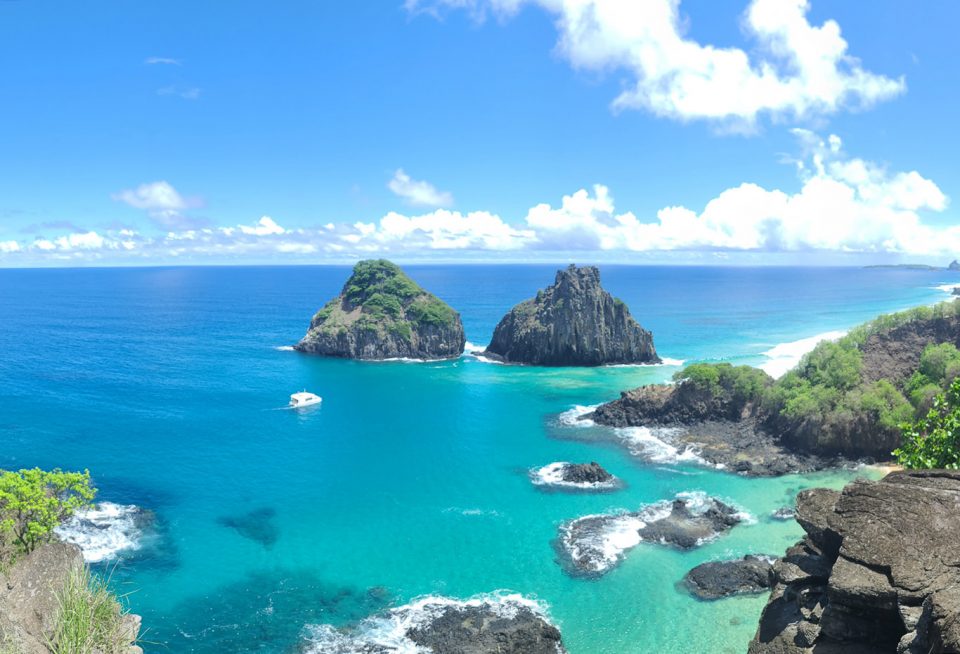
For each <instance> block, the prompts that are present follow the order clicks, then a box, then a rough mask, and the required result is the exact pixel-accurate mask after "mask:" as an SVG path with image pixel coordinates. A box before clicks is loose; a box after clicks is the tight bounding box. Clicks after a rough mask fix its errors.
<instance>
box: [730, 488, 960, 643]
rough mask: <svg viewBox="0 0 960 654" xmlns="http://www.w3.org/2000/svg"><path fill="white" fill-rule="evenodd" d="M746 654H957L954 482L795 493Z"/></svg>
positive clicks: (957, 497) (959, 543) (959, 586)
mask: <svg viewBox="0 0 960 654" xmlns="http://www.w3.org/2000/svg"><path fill="white" fill-rule="evenodd" d="M797 521H798V522H799V523H800V525H801V526H802V527H803V529H804V531H806V533H807V535H806V537H805V538H804V539H803V540H802V541H800V542H799V543H797V544H796V545H795V546H793V547H791V548H790V549H789V550H787V553H786V556H784V557H783V558H782V559H781V560H780V561H778V562H777V563H776V564H775V565H774V568H773V576H774V587H773V591H772V593H771V595H770V600H769V602H768V603H767V606H766V607H765V608H764V610H763V615H762V616H761V618H760V626H759V629H758V630H757V634H756V636H755V637H754V639H753V641H752V642H751V643H750V648H749V652H750V653H751V654H766V653H777V654H799V653H801V652H803V653H811V654H812V653H818V654H824V653H829V652H847V653H854V654H857V653H860V652H899V653H911V654H912V653H917V654H919V653H923V654H928V653H933V654H937V653H940V652H960V538H958V535H960V472H958V471H947V470H926V471H911V472H894V473H891V474H889V475H887V477H886V478H884V479H883V480H882V481H879V482H871V481H865V480H857V481H855V482H853V483H851V484H849V485H847V487H846V488H844V489H843V491H842V492H839V493H838V492H836V491H829V490H825V489H814V490H809V491H804V492H802V493H800V495H798V497H797Z"/></svg>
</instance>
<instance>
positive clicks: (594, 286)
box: [485, 264, 660, 366]
mask: <svg viewBox="0 0 960 654" xmlns="http://www.w3.org/2000/svg"><path fill="white" fill-rule="evenodd" d="M485 354H486V355H487V356H490V357H493V358H497V359H500V360H502V361H505V362H508V363H525V364H531V365H541V366H599V365H604V364H610V363H659V362H660V358H659V357H658V356H657V353H656V350H655V349H654V347H653V335H652V334H651V333H650V332H649V331H647V330H645V329H644V328H643V327H641V326H640V325H639V324H638V323H637V321H636V320H634V318H633V316H631V315H630V310H629V309H628V308H627V305H625V304H624V303H623V302H622V301H620V300H618V299H616V298H614V297H613V296H612V295H610V293H608V292H607V291H605V290H604V289H603V287H602V286H601V285H600V271H599V270H598V269H597V268H596V267H595V266H584V267H581V268H578V267H577V266H575V265H572V264H571V265H570V266H569V267H568V268H565V269H562V270H559V271H557V276H556V280H555V281H554V283H553V285H552V286H548V287H547V288H545V289H543V290H541V291H539V292H538V293H537V295H536V297H535V298H533V299H530V300H526V301H525V302H521V303H520V304H518V305H517V306H515V307H513V309H511V310H510V311H509V312H508V313H507V315H505V316H504V317H503V319H502V320H501V321H500V323H499V324H498V325H497V327H496V329H495V330H494V332H493V340H492V341H491V342H490V345H489V346H488V347H487V350H486V352H485Z"/></svg>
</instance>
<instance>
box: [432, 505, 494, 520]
mask: <svg viewBox="0 0 960 654" xmlns="http://www.w3.org/2000/svg"><path fill="white" fill-rule="evenodd" d="M443 512H444V513H459V514H460V515H463V516H467V517H477V516H480V517H488V518H499V517H500V515H501V514H500V512H499V511H497V510H496V509H480V508H467V509H464V508H462V507H459V506H448V507H447V508H445V509H444V510H443Z"/></svg>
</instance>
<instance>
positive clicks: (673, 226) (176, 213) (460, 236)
mask: <svg viewBox="0 0 960 654" xmlns="http://www.w3.org/2000/svg"><path fill="white" fill-rule="evenodd" d="M793 131H794V134H795V135H796V137H797V139H798V141H799V143H800V146H801V147H800V149H801V151H802V153H803V156H801V157H800V158H797V159H795V160H794V161H793V162H792V163H793V165H794V166H795V168H796V172H797V177H798V180H799V182H800V188H799V190H798V191H796V192H793V193H788V192H785V191H782V190H779V189H766V188H763V187H761V186H759V185H757V184H753V183H743V184H740V185H739V186H736V187H733V188H729V189H726V190H724V191H722V192H721V193H719V194H718V195H717V196H716V197H715V198H713V199H712V200H710V201H709V202H708V203H707V204H706V205H705V206H704V207H703V208H701V209H700V210H699V211H696V210H694V209H690V208H688V207H685V206H682V205H673V206H667V207H663V208H662V209H660V210H659V211H658V212H657V214H656V217H655V220H641V219H640V218H639V217H638V216H636V215H635V214H634V213H632V212H630V211H618V210H617V207H616V206H615V203H614V199H613V195H612V193H611V191H610V189H609V188H607V187H606V186H604V185H602V184H596V185H594V186H593V187H592V189H589V190H588V189H580V190H577V191H576V192H574V193H572V194H570V195H567V196H564V197H563V198H562V199H561V201H560V203H559V205H558V206H554V205H552V204H549V203H541V204H537V205H536V206H533V207H531V208H530V209H529V210H528V211H527V213H526V215H525V216H523V217H522V219H521V220H519V221H516V222H515V221H508V220H506V219H504V218H503V217H502V216H499V215H497V214H495V213H493V212H490V211H484V210H477V211H470V212H466V213H464V212H460V211H452V210H449V209H445V208H435V209H433V210H432V211H428V212H426V213H413V214H406V213H399V212H396V211H391V212H389V213H387V214H386V215H385V216H383V217H381V218H380V219H379V220H377V221H372V222H364V221H357V222H354V223H340V224H334V223H327V224H325V225H322V226H319V227H315V228H311V229H304V228H297V229H287V228H284V227H283V226H281V224H280V223H278V222H277V221H276V220H275V219H273V218H271V217H269V216H263V217H261V218H260V219H259V221H257V222H255V223H253V224H250V225H233V226H228V227H190V228H185V229H171V230H170V231H168V232H167V233H166V234H164V235H162V236H150V235H146V234H142V233H140V232H138V231H135V230H130V229H120V230H108V231H105V232H104V233H100V232H97V231H88V232H77V233H72V234H66V235H63V236H59V237H57V238H53V239H46V238H43V239H35V240H34V241H32V242H25V241H17V240H8V241H0V253H3V254H5V255H7V256H8V257H11V256H16V255H20V256H22V257H24V258H30V257H34V256H36V255H38V254H42V255H44V256H46V257H54V258H58V259H61V260H98V259H102V258H116V259H127V260H130V259H145V260H151V259H183V258H194V257H204V256H227V257H237V256H244V255H299V256H305V255H328V256H333V257H339V258H351V257H362V256H370V255H379V254H383V255H400V256H404V255H411V254H415V253H418V252H434V253H436V252H449V253H453V252H465V251H475V252H485V251H486V252H489V251H508V252H517V253H519V252H551V251H553V252H569V251H599V252H634V253H636V252H654V251H706V252H805V251H835V252H849V253H857V252H859V253H878V252H893V253H900V254H907V255H910V254H914V255H951V254H952V253H955V252H960V226H948V227H942V228H937V227H933V226H930V225H927V224H924V223H923V222H922V220H921V217H920V213H919V212H921V211H929V212H934V213H938V212H943V211H944V210H945V209H946V208H947V207H948V205H949V200H948V198H947V197H946V195H944V193H943V192H942V191H941V190H940V188H939V187H938V186H937V184H936V183H934V182H933V181H931V180H929V179H927V178H925V177H923V176H922V175H921V174H920V173H918V172H916V171H909V172H893V173H892V172H889V171H888V170H886V169H885V168H884V167H882V166H879V165H877V164H875V163H872V162H869V161H865V160H863V159H859V158H851V157H849V156H847V155H846V154H845V153H844V151H843V148H842V141H841V139H840V138H839V137H838V136H836V135H830V136H829V137H828V138H826V139H823V138H821V137H819V136H818V135H817V134H815V133H814V132H811V131H809V130H805V129H794V130H793ZM398 179H399V180H400V182H399V183H398V186H399V187H400V190H396V189H394V190H395V192H396V193H397V194H398V195H400V196H401V197H407V196H413V197H412V198H410V199H411V200H412V199H414V198H415V199H417V200H418V201H417V202H414V203H415V204H434V205H436V204H440V203H441V201H443V202H446V201H447V200H449V199H451V198H449V197H448V195H449V194H443V193H439V192H437V191H436V189H435V188H434V187H433V186H432V185H430V184H429V183H427V182H422V181H418V182H414V181H413V180H411V179H410V178H409V176H407V175H406V174H405V173H403V171H402V170H398V171H397V173H396V174H395V175H394V177H393V179H392V180H391V182H390V184H389V185H390V187H391V189H393V187H394V186H395V184H394V182H397V180H398ZM411 189H412V190H411ZM114 199H115V200H118V201H120V202H124V203H126V204H128V205H130V206H132V207H135V208H138V209H142V210H144V211H146V212H147V213H148V215H149V216H150V217H151V218H152V219H154V220H156V221H157V222H158V223H159V224H162V225H178V224H180V223H181V222H182V221H185V220H186V217H185V216H184V215H183V213H182V212H183V211H184V210H185V209H187V208H188V207H189V206H191V201H188V200H186V199H184V198H183V197H182V196H181V195H180V194H179V193H178V192H177V191H176V189H175V188H174V187H173V186H171V185H170V184H169V183H167V182H153V183H150V184H143V185H141V186H139V187H137V188H135V189H127V190H124V191H121V192H119V193H116V194H114ZM194 202H198V201H194Z"/></svg>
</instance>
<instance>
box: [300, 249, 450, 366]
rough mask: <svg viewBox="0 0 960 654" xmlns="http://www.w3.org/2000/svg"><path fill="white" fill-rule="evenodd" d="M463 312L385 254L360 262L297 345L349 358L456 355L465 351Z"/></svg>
mask: <svg viewBox="0 0 960 654" xmlns="http://www.w3.org/2000/svg"><path fill="white" fill-rule="evenodd" d="M465 343H466V337H465V336H464V332H463V323H462V322H461V320H460V314H459V313H457V312H456V311H454V310H453V309H452V308H450V306H449V305H448V304H446V303H445V302H443V301H442V300H440V299H439V298H438V297H436V296H435V295H433V294H431V293H428V292H427V291H425V290H424V289H423V288H421V287H420V285H419V284H417V283H416V282H415V281H413V280H412V279H410V277H408V276H407V274H406V273H405V272H403V270H402V269H401V268H400V267H399V266H398V265H396V264H395V263H392V262H390V261H387V260H385V259H379V260H367V261H360V262H359V263H357V264H356V265H355V266H354V268H353V274H351V275H350V278H349V279H348V280H347V282H346V284H344V286H343V290H342V291H341V293H340V295H339V296H337V297H336V298H334V299H332V300H330V301H329V302H328V303H327V304H325V305H324V307H323V308H322V309H320V310H319V311H318V312H317V313H316V314H315V315H314V316H313V319H312V320H311V321H310V328H309V329H308V330H307V333H306V335H305V336H304V337H303V338H302V339H301V340H300V342H299V343H297V344H296V345H295V346H294V348H295V349H296V350H298V351H300V352H304V353H307V354H319V355H323V356H328V357H340V358H347V359H364V360H384V359H402V358H407V359H450V358H455V357H459V356H460V355H461V354H463V347H464V344H465Z"/></svg>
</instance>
